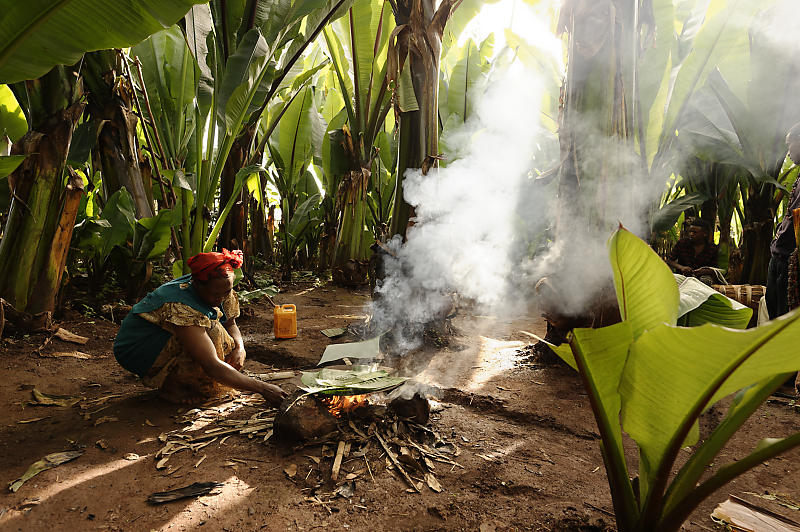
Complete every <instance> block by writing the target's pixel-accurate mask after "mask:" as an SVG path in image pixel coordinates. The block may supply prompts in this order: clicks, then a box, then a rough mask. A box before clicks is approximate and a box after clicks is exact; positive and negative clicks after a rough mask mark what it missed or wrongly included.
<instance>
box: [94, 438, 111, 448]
mask: <svg viewBox="0 0 800 532" xmlns="http://www.w3.org/2000/svg"><path fill="white" fill-rule="evenodd" d="M94 444H95V445H97V446H98V447H100V448H101V449H108V442H107V441H106V440H97V441H96V442H94Z"/></svg>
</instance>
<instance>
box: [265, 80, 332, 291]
mask: <svg viewBox="0 0 800 532" xmlns="http://www.w3.org/2000/svg"><path fill="white" fill-rule="evenodd" d="M325 128H326V124H325V121H324V119H323V117H322V115H321V114H320V113H319V111H318V110H317V104H316V101H315V89H314V88H312V87H306V88H304V89H302V90H301V91H300V93H299V94H298V96H297V97H296V98H294V100H293V101H291V102H290V103H289V105H288V107H287V108H286V112H285V113H284V114H283V116H282V117H281V118H280V120H279V122H278V126H277V129H276V130H275V135H274V136H273V138H272V139H270V141H269V142H268V143H267V147H268V149H269V154H270V158H271V160H272V162H273V164H274V170H275V171H274V172H273V173H271V174H270V175H269V179H270V181H271V182H272V184H273V185H274V186H275V188H276V189H277V191H278V194H279V195H280V198H281V222H280V228H279V233H280V236H281V237H282V240H283V246H282V254H281V258H282V266H283V273H284V277H285V278H290V276H291V266H292V261H293V260H294V258H295V255H296V252H297V250H298V248H299V247H300V245H301V243H302V240H301V237H302V236H303V235H302V234H301V232H300V231H298V230H297V227H298V224H299V223H300V222H299V220H300V219H302V218H303V217H304V216H308V213H309V211H310V210H312V208H316V207H317V206H318V204H319V200H320V194H319V192H320V191H319V188H318V186H317V184H316V181H315V180H314V178H313V176H312V175H311V174H310V172H309V170H308V168H309V165H310V164H311V163H312V161H313V159H314V158H315V157H316V158H320V157H321V155H320V150H321V149H322V137H323V134H324V131H325ZM314 202H316V204H315V203H314ZM301 206H302V207H303V208H302V209H300V207H301ZM301 211H302V213H303V214H302V215H300V217H299V218H298V217H297V213H298V212H301ZM293 223H294V227H293V228H292V229H290V228H289V226H290V225H292V224H293ZM303 232H304V231H303Z"/></svg>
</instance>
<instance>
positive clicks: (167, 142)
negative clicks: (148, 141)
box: [131, 25, 200, 161]
mask: <svg viewBox="0 0 800 532" xmlns="http://www.w3.org/2000/svg"><path fill="white" fill-rule="evenodd" d="M131 56H133V57H138V58H139V60H140V61H141V63H142V77H143V78H144V84H145V88H146V89H147V95H148V98H149V100H150V110H152V112H153V117H154V119H155V120H156V121H157V122H158V126H157V129H158V132H159V138H160V139H161V140H162V141H163V145H164V150H165V152H166V153H165V155H166V156H167V157H169V158H170V159H172V160H173V161H183V160H185V159H186V156H187V152H188V150H189V142H190V140H191V138H192V134H193V132H194V129H195V123H194V118H195V114H194V110H193V107H194V97H195V90H196V87H197V85H198V83H199V80H200V67H199V66H198V65H197V62H196V61H195V59H194V57H193V56H192V52H191V50H190V49H189V46H188V45H187V44H186V39H185V38H184V35H183V33H182V32H181V29H180V28H179V27H178V26H177V25H175V26H172V27H171V28H169V29H166V30H163V31H160V32H158V33H155V34H153V35H151V36H150V37H148V38H147V39H146V40H144V41H143V42H141V43H139V44H138V45H136V46H134V47H133V48H131ZM138 88H139V90H140V91H141V90H142V87H138Z"/></svg>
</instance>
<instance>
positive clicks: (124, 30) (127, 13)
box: [0, 0, 203, 83]
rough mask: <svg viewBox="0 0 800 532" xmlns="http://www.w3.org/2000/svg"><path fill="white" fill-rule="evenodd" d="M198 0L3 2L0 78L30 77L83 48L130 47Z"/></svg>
mask: <svg viewBox="0 0 800 532" xmlns="http://www.w3.org/2000/svg"><path fill="white" fill-rule="evenodd" d="M200 3H203V2H202V1H201V0H145V1H141V0H118V1H114V2H106V1H104V0H76V1H72V2H68V1H64V0H61V1H58V2H53V1H51V0H32V1H27V2H17V1H14V0H5V1H4V2H3V5H2V8H0V9H1V10H2V12H3V18H2V20H0V36H2V37H0V82H2V83H11V82H16V81H23V80H26V79H35V78H38V77H40V76H42V75H43V74H45V73H46V72H47V71H48V70H50V69H51V68H52V67H53V66H54V65H72V64H74V63H77V62H78V60H80V58H81V55H83V53H84V52H88V51H92V50H104V49H109V48H124V47H126V46H131V45H134V44H136V43H138V42H139V41H141V40H142V39H144V38H146V37H147V36H148V35H150V34H152V33H155V32H157V31H160V30H162V29H164V28H166V27H169V26H170V25H171V24H174V23H175V22H176V21H177V20H179V19H180V18H181V17H182V16H183V15H184V14H185V13H186V12H187V11H188V10H189V8H191V7H192V5H194V4H200Z"/></svg>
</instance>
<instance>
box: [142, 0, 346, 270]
mask: <svg viewBox="0 0 800 532" xmlns="http://www.w3.org/2000/svg"><path fill="white" fill-rule="evenodd" d="M345 1H346V0H335V1H332V2H326V1H325V0H297V1H295V2H292V1H291V0H250V1H248V2H243V3H236V4H234V3H226V2H211V3H210V4H208V5H201V6H195V7H194V8H193V9H192V10H190V11H189V13H188V14H187V15H186V17H185V19H184V21H183V25H182V29H180V30H179V29H178V28H177V27H175V28H172V29H170V30H167V31H166V32H163V33H162V34H160V35H156V36H153V37H152V38H151V39H150V40H149V41H146V42H144V43H142V44H141V45H139V46H137V47H135V48H134V49H133V50H132V52H131V53H132V57H133V59H134V61H137V60H138V62H139V63H141V69H142V76H141V78H140V79H138V80H137V82H138V83H137V85H138V91H139V96H140V102H141V103H142V104H143V105H142V106H141V108H142V109H143V112H144V114H145V115H147V118H148V120H147V127H146V136H147V137H149V141H148V142H149V145H150V148H151V149H150V150H149V151H150V152H151V154H152V155H151V157H150V162H151V166H152V167H153V171H154V173H155V174H156V178H157V180H158V181H160V182H162V184H163V185H165V186H166V188H167V189H169V188H173V189H174V190H177V189H180V190H179V191H178V192H177V193H175V194H174V196H175V198H176V199H175V201H174V202H173V204H171V205H170V204H169V203H168V204H167V207H175V206H176V205H177V206H179V207H180V211H181V216H182V224H181V229H180V231H179V233H180V242H181V246H182V247H183V248H184V250H185V251H184V253H183V256H184V258H186V257H188V256H190V255H192V254H194V253H197V252H200V251H210V250H211V249H212V248H213V246H214V245H215V243H216V240H217V238H218V237H219V235H220V234H222V235H227V236H228V237H229V238H232V235H234V234H235V236H236V239H237V241H238V244H239V246H244V245H245V242H244V240H245V239H246V236H245V235H244V234H241V233H242V231H238V232H236V231H233V229H231V227H232V226H230V225H229V226H228V227H227V228H226V226H225V223H226V221H228V220H230V219H233V220H234V221H235V222H236V223H235V224H234V225H235V226H236V227H239V228H240V229H241V228H242V227H245V226H246V221H247V220H246V217H244V218H243V216H244V213H245V207H246V206H247V205H249V204H250V203H251V202H250V201H249V190H250V188H251V187H249V186H248V187H241V186H238V184H237V183H238V182H237V175H238V173H239V171H240V170H241V168H243V167H248V166H254V165H256V166H257V165H260V164H261V163H262V162H263V157H264V147H265V144H266V141H267V138H269V135H270V134H271V132H272V131H273V130H274V128H275V126H276V125H277V121H278V120H279V118H280V117H281V116H282V115H283V113H285V112H286V109H287V108H288V106H289V104H290V103H291V102H292V101H294V97H295V96H296V95H297V93H299V91H300V88H298V87H296V86H293V81H295V80H296V79H298V78H301V77H302V78H303V79H304V81H305V84H308V83H309V82H310V77H309V76H306V75H305V74H304V73H303V72H302V69H298V68H297V67H298V66H299V65H303V61H302V59H303V54H304V52H305V51H306V49H307V47H308V46H309V45H310V44H311V42H313V40H314V39H315V38H316V36H317V35H318V34H319V32H320V31H321V30H322V28H323V27H324V26H325V25H326V24H327V23H328V22H329V21H330V20H331V19H333V18H335V17H336V16H339V14H340V8H341V7H342V6H343V5H344V4H345ZM179 31H182V33H183V35H182V37H183V38H179V37H178V32H179ZM303 86H304V85H303ZM292 91H294V92H292ZM278 97H279V98H278ZM147 100H149V101H150V103H148V102H147ZM276 101H280V102H281V103H282V107H281V108H278V109H275V106H274V105H273V104H274V103H275V102H276ZM151 104H152V105H151ZM264 122H267V125H264ZM259 137H260V138H259ZM251 175H252V172H251ZM172 176H175V177H176V178H177V177H179V176H181V177H180V179H179V180H177V181H175V180H173V181H172V182H170V179H171V177H172ZM170 185H171V187H170ZM167 193H168V195H171V193H170V191H169V190H167ZM217 199H219V205H220V209H221V211H220V212H219V216H216V217H214V218H213V219H212V217H211V215H212V213H214V212H215V211H216V209H215V205H216V202H217ZM229 204H230V205H231V207H230V208H225V207H226V206H227V205H229ZM259 212H261V210H260V209H259ZM212 222H213V224H212ZM253 223H261V224H263V223H264V220H261V219H256V218H255V217H254V219H253ZM212 225H213V228H212ZM217 227H219V229H217ZM185 268H186V267H185V264H177V265H176V266H175V267H174V269H175V272H174V273H176V274H179V273H181V272H182V271H185Z"/></svg>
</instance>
